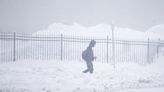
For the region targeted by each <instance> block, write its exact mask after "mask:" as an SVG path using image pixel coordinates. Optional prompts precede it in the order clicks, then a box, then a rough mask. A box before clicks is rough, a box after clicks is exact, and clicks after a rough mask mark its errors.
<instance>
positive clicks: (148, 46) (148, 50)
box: [147, 38, 150, 63]
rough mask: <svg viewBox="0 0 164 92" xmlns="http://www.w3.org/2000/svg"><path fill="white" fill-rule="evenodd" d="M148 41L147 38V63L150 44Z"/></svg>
mask: <svg viewBox="0 0 164 92" xmlns="http://www.w3.org/2000/svg"><path fill="white" fill-rule="evenodd" d="M149 41H150V39H149V38H148V41H147V62H148V63H150V56H149V44H150V42H149Z"/></svg>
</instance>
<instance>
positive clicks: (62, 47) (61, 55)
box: [60, 34, 63, 61]
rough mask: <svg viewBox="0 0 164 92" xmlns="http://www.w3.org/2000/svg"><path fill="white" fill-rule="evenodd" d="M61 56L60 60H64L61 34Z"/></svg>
mask: <svg viewBox="0 0 164 92" xmlns="http://www.w3.org/2000/svg"><path fill="white" fill-rule="evenodd" d="M60 53H61V56H60V60H61V61H62V60H63V34H61V52H60Z"/></svg>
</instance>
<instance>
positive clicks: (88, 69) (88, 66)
mask: <svg viewBox="0 0 164 92" xmlns="http://www.w3.org/2000/svg"><path fill="white" fill-rule="evenodd" d="M86 64H87V69H86V70H84V71H83V72H84V73H87V72H90V73H93V64H92V61H86Z"/></svg>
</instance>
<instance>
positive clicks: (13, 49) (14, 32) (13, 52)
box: [13, 32, 15, 62]
mask: <svg viewBox="0 0 164 92" xmlns="http://www.w3.org/2000/svg"><path fill="white" fill-rule="evenodd" d="M13 45H14V48H13V50H14V52H13V55H14V56H13V61H14V62H15V32H14V44H13Z"/></svg>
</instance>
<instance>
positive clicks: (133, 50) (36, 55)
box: [0, 33, 164, 64]
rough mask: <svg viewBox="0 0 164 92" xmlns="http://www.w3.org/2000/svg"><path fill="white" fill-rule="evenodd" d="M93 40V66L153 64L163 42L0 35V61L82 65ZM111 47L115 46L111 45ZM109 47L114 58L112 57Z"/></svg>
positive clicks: (163, 44) (63, 36)
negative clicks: (83, 54)
mask: <svg viewBox="0 0 164 92" xmlns="http://www.w3.org/2000/svg"><path fill="white" fill-rule="evenodd" d="M92 39H94V40H95V41H96V46H95V47H94V48H93V50H94V55H95V56H97V59H96V60H95V61H96V62H106V63H112V60H113V58H114V59H115V61H116V63H118V62H136V63H138V64H148V63H152V62H153V60H154V58H156V57H158V55H159V53H160V49H161V48H162V47H164V43H163V41H160V40H159V41H156V42H152V41H150V39H148V40H147V41H127V40H114V43H112V40H111V39H109V37H108V36H106V37H104V38H102V39H99V38H87V37H72V36H65V35H62V34H61V35H54V36H40V35H26V34H16V33H13V34H0V61H1V62H9V61H14V62H15V61H18V60H24V59H36V60H54V59H56V60H61V61H62V60H77V61H82V58H81V53H82V51H83V50H85V49H86V48H87V46H88V45H89V42H90V41H91V40H92ZM113 44H114V45H113ZM112 46H115V47H114V49H115V50H114V51H115V52H114V53H115V57H112V53H113V52H112Z"/></svg>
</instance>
